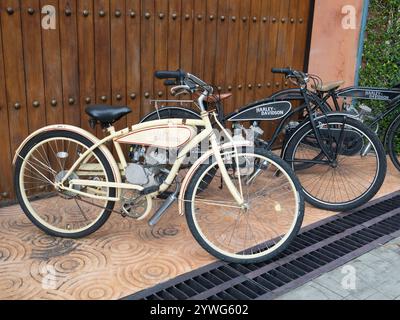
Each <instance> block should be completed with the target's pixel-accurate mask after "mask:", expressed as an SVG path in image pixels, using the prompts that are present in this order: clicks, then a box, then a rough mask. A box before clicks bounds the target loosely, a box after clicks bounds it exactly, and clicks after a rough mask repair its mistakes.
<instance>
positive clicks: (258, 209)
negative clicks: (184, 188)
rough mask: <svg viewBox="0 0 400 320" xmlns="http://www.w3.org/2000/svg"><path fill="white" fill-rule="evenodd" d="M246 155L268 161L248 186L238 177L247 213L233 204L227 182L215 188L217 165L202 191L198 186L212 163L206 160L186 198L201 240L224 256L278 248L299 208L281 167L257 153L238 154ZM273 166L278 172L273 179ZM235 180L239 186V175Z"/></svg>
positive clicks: (260, 254)
mask: <svg viewBox="0 0 400 320" xmlns="http://www.w3.org/2000/svg"><path fill="white" fill-rule="evenodd" d="M245 156H246V157H248V156H250V157H252V158H256V159H257V160H258V161H257V162H259V163H264V162H267V163H268V164H269V168H268V169H265V170H263V172H262V174H260V175H259V176H257V178H256V180H255V181H254V182H253V183H252V184H251V186H250V188H249V187H246V186H245V185H243V184H244V183H245V182H244V181H245V180H246V177H245V176H243V177H242V188H243V195H244V198H245V200H246V202H247V204H248V206H249V207H248V210H247V212H243V210H242V209H239V208H237V203H235V201H234V200H233V197H232V196H231V195H230V193H229V191H228V189H227V188H226V186H224V187H223V190H220V189H219V190H218V192H215V190H216V189H218V185H219V184H220V180H221V179H220V175H219V174H218V173H219V169H218V172H217V174H214V172H213V176H214V179H212V181H211V182H210V183H209V185H208V187H207V189H206V190H201V189H200V188H199V186H200V185H202V182H203V181H204V179H205V177H206V176H207V174H208V172H210V171H211V170H213V169H214V168H215V167H216V166H217V163H213V164H211V165H210V166H209V167H208V168H207V170H205V172H204V173H203V174H202V175H201V177H200V178H199V179H198V181H197V183H196V185H195V188H194V192H193V196H192V199H191V202H192V203H191V208H192V219H193V222H194V225H195V228H196V231H197V232H198V233H199V235H200V237H201V238H202V239H203V241H204V242H205V243H206V244H207V245H208V246H209V247H211V248H212V249H213V250H215V251H217V252H219V253H220V254H222V255H224V256H225V257H229V258H234V259H238V260H245V259H257V258H260V257H264V256H266V255H269V254H271V253H272V252H276V251H277V250H279V248H280V247H281V246H282V245H283V244H284V243H286V241H287V240H288V238H289V237H290V236H291V235H292V233H293V231H294V230H295V228H296V225H297V221H298V217H299V210H300V205H299V203H300V197H299V194H298V192H297V190H296V187H295V185H294V183H293V181H292V180H291V179H290V177H289V175H288V174H287V173H286V172H285V171H284V170H283V168H282V167H281V166H279V165H278V164H277V163H275V162H274V161H272V160H271V159H267V158H265V157H262V156H260V155H254V154H252V155H249V154H246V155H243V154H240V155H239V157H240V158H244V157H245ZM277 171H280V173H281V174H280V175H279V176H278V177H275V178H274V177H273V175H274V173H276V172H277ZM242 174H243V173H242ZM257 181H258V183H257ZM268 181H269V182H271V183H269V184H268V183H267V182H268ZM234 182H235V184H236V186H238V179H236V181H234ZM266 183H267V184H266ZM259 185H262V187H261V188H259ZM203 186H204V183H203ZM285 189H287V190H285ZM283 191H286V192H283ZM260 199H261V201H260ZM283 199H284V201H283ZM235 206H236V207H235ZM277 213H278V214H277Z"/></svg>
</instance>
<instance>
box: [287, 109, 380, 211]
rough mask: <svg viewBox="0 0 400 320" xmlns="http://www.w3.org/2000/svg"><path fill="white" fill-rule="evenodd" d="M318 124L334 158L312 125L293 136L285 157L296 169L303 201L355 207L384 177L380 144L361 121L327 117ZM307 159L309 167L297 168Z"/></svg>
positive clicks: (334, 207) (339, 208) (337, 208)
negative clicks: (329, 158)
mask: <svg viewBox="0 0 400 320" xmlns="http://www.w3.org/2000/svg"><path fill="white" fill-rule="evenodd" d="M318 123H319V124H318V130H319V132H320V134H321V137H322V140H323V143H324V145H325V147H326V149H327V150H328V152H329V153H330V154H332V155H333V156H334V161H329V160H328V158H327V157H326V156H325V154H324V153H323V151H322V148H321V146H320V145H319V143H318V142H317V139H316V137H315V132H314V130H313V128H312V127H311V124H309V125H306V126H304V127H303V128H302V129H300V130H299V131H297V132H296V133H295V134H294V135H293V137H292V139H291V141H290V142H289V144H288V146H287V150H286V153H285V157H284V158H285V160H286V161H287V162H289V163H290V164H291V165H292V167H293V169H294V170H295V171H296V174H297V176H298V178H299V180H300V183H301V185H302V187H303V191H304V194H305V199H306V201H308V202H309V203H311V204H312V205H314V206H316V207H318V208H321V209H326V210H331V211H345V210H351V209H354V208H357V207H359V206H360V205H362V204H364V203H366V202H368V201H369V200H370V199H371V198H372V197H373V196H374V195H375V194H376V193H377V192H378V191H379V189H380V187H381V186H382V183H383V181H384V179H385V176H386V166H387V162H386V154H385V151H384V149H383V146H382V143H381V142H380V141H379V139H378V137H377V136H376V134H375V133H374V132H372V131H371V130H370V129H369V128H367V127H366V126H365V125H364V124H362V123H361V122H359V121H357V120H354V119H351V118H348V117H347V118H345V117H343V116H329V117H326V118H321V119H319V120H318ZM312 141H314V142H312ZM321 154H324V156H323V157H321V156H320V155H321ZM307 162H308V163H310V164H312V165H310V167H309V168H308V169H304V168H303V169H302V170H298V168H297V167H296V164H304V163H307Z"/></svg>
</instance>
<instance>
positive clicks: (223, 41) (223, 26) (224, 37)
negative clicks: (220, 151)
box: [214, 0, 229, 93]
mask: <svg viewBox="0 0 400 320" xmlns="http://www.w3.org/2000/svg"><path fill="white" fill-rule="evenodd" d="M228 27H229V6H228V1H227V0H219V1H218V18H217V30H216V33H217V49H216V54H215V59H216V61H215V77H214V84H215V85H216V86H217V88H218V90H219V91H220V92H221V93H222V92H223V91H225V90H227V89H226V67H227V56H228V51H227V50H226V48H227V46H228Z"/></svg>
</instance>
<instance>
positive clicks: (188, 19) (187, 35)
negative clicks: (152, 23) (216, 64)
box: [180, 0, 199, 73]
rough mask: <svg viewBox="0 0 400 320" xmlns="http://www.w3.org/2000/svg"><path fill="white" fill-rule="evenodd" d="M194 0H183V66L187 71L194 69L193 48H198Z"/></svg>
mask: <svg viewBox="0 0 400 320" xmlns="http://www.w3.org/2000/svg"><path fill="white" fill-rule="evenodd" d="M193 10H194V6H193V0H184V1H182V11H181V12H182V14H181V15H182V18H181V30H182V35H181V57H180V58H181V63H180V65H181V68H182V69H183V70H185V71H187V72H191V73H193V71H192V63H193V49H196V48H197V46H198V45H199V44H198V43H196V44H195V43H193Z"/></svg>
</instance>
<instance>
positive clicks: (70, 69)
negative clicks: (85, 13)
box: [59, 0, 81, 126]
mask: <svg viewBox="0 0 400 320" xmlns="http://www.w3.org/2000/svg"><path fill="white" fill-rule="evenodd" d="M59 1H60V2H59V13H60V14H59V19H60V36H61V65H62V83H63V100H64V123H67V124H71V125H76V126H80V125H81V119H80V106H79V95H80V93H79V63H78V61H79V52H78V31H77V6H76V0H59Z"/></svg>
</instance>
